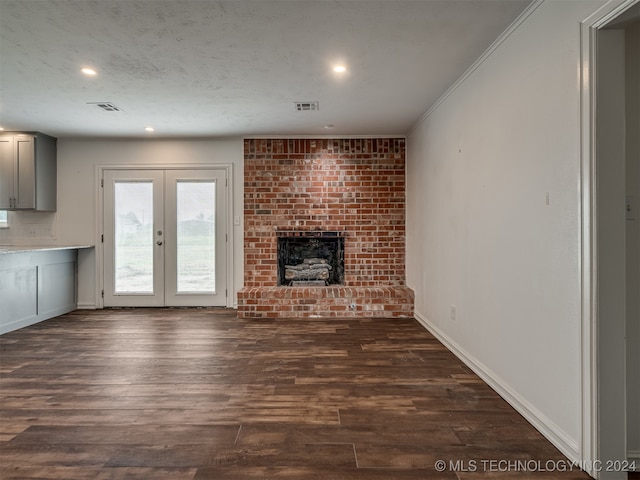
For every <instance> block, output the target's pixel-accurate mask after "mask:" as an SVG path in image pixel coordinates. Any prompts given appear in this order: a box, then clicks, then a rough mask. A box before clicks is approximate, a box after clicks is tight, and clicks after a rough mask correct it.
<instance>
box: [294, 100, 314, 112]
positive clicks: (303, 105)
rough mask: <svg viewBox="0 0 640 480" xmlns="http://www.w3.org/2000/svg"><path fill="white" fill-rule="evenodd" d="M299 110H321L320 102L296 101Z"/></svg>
mask: <svg viewBox="0 0 640 480" xmlns="http://www.w3.org/2000/svg"><path fill="white" fill-rule="evenodd" d="M294 104H295V106H296V110H297V111H298V112H310V111H312V110H320V102H294Z"/></svg>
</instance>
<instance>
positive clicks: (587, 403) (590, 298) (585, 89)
mask: <svg viewBox="0 0 640 480" xmlns="http://www.w3.org/2000/svg"><path fill="white" fill-rule="evenodd" d="M593 35H594V33H593V31H592V29H591V28H589V27H588V26H586V25H585V24H582V25H581V30H580V50H581V52H580V57H581V58H580V66H581V68H580V124H581V132H580V185H579V191H580V217H581V222H580V236H581V242H580V275H581V282H580V283H581V307H580V309H581V311H580V317H581V321H580V345H581V346H580V371H581V375H580V377H581V378H580V380H581V384H580V389H581V391H580V398H581V407H580V408H581V411H580V418H581V429H580V456H581V458H580V460H582V461H583V462H584V465H586V466H589V465H593V462H594V461H595V460H596V458H597V452H596V446H597V437H596V426H597V415H596V413H597V408H596V402H597V387H596V385H597V375H596V373H597V363H596V362H597V355H596V352H597V349H596V343H595V341H596V332H595V318H596V311H597V310H596V304H595V298H596V292H595V285H596V281H595V280H596V266H597V262H596V261H595V260H596V259H595V252H596V250H595V247H596V244H595V242H596V236H595V221H596V218H595V214H594V211H595V209H594V203H593V201H594V198H595V193H594V189H595V178H596V177H595V162H594V159H593V152H595V149H594V145H593V143H594V139H595V135H594V132H593V130H594V128H595V118H594V109H593V103H592V101H593V98H592V90H593V89H594V85H593V82H594V80H595V78H594V77H595V75H594V70H593V59H594V56H595V55H594V49H595V41H594V39H593ZM587 473H589V474H591V475H593V474H594V473H597V472H592V471H588V472H587Z"/></svg>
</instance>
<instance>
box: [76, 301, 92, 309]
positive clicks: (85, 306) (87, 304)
mask: <svg viewBox="0 0 640 480" xmlns="http://www.w3.org/2000/svg"><path fill="white" fill-rule="evenodd" d="M76 308H77V309H78V310H95V309H96V304H95V303H90V302H82V303H78V305H77V307H76Z"/></svg>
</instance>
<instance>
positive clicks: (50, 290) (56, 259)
mask: <svg viewBox="0 0 640 480" xmlns="http://www.w3.org/2000/svg"><path fill="white" fill-rule="evenodd" d="M77 258H78V251H77V250H75V249H74V250H51V251H34V252H20V253H10V254H3V255H0V334H2V333H6V332H10V331H12V330H16V329H18V328H22V327H26V326H28V325H32V324H34V323H38V322H41V321H43V320H47V319H48V318H52V317H55V316H57V315H62V314H63V313H68V312H70V311H72V310H75V308H76V304H77V300H76V283H77V282H76V271H77V268H76V264H77Z"/></svg>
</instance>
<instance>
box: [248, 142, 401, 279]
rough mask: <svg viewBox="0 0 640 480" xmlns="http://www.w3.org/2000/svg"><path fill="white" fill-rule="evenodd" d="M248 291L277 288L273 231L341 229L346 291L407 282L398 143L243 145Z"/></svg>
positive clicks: (269, 143)
mask: <svg viewBox="0 0 640 480" xmlns="http://www.w3.org/2000/svg"><path fill="white" fill-rule="evenodd" d="M244 162H245V163H244V172H245V180H244V231H245V233H244V235H245V236H244V258H245V279H244V280H245V281H244V285H245V287H271V286H275V285H276V284H277V278H276V270H277V259H276V244H277V242H276V231H277V230H327V231H341V232H346V238H345V254H344V257H345V258H344V260H345V286H349V287H372V286H381V285H384V286H403V285H405V141H404V139H403V138H363V139H317V140H314V139H250V140H245V141H244Z"/></svg>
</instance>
